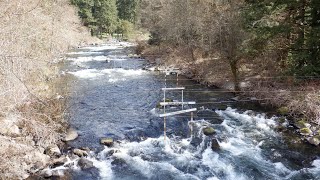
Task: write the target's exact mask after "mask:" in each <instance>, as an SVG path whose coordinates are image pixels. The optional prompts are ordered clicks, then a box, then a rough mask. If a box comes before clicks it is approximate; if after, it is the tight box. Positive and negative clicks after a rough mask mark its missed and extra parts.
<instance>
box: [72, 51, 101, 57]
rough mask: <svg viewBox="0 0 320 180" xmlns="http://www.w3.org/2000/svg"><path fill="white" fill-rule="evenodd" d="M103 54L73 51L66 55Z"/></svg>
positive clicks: (99, 53)
mask: <svg viewBox="0 0 320 180" xmlns="http://www.w3.org/2000/svg"><path fill="white" fill-rule="evenodd" d="M101 54H104V52H92V51H74V52H69V53H67V55H95V56H96V55H101Z"/></svg>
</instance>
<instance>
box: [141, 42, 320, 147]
mask: <svg viewBox="0 0 320 180" xmlns="http://www.w3.org/2000/svg"><path fill="white" fill-rule="evenodd" d="M136 51H137V53H138V54H140V55H141V57H144V58H146V59H147V60H148V61H149V62H150V63H151V65H153V66H167V67H171V68H173V67H174V68H178V69H180V71H181V73H182V74H183V75H184V76H186V77H187V78H190V79H193V80H195V81H197V82H199V83H201V84H204V85H207V86H215V87H219V88H222V89H225V90H226V91H230V92H233V91H234V90H233V87H234V82H233V78H232V77H233V76H232V73H231V71H230V67H229V64H228V63H227V61H222V60H221V59H219V58H212V57H214V55H210V57H211V58H210V57H209V55H206V54H205V53H204V52H202V51H201V50H197V49H195V50H192V51H190V49H189V48H183V47H181V48H179V47H178V48H177V47H171V46H165V45H164V46H150V45H147V44H146V43H144V42H140V43H139V45H138V46H137V49H136ZM271 63H272V62H269V63H265V64H269V65H270V64H271ZM258 66H259V65H255V64H252V62H251V63H250V62H248V61H245V60H241V61H240V63H239V67H238V70H239V80H240V86H241V91H240V92H236V94H237V95H236V98H235V99H234V100H236V101H239V102H241V101H245V102H259V103H260V104H262V105H264V106H272V107H273V108H274V109H278V110H277V113H278V115H279V116H282V117H283V118H284V119H288V120H289V122H290V124H291V125H292V126H294V127H296V129H295V131H296V132H297V133H299V134H300V135H301V138H302V139H303V140H305V141H307V142H309V143H311V144H313V145H316V146H318V145H319V143H320V141H319V140H320V139H319V138H320V136H319V135H320V134H319V133H320V132H319V127H318V125H319V120H320V105H319V102H320V98H319V91H318V89H319V82H318V80H317V79H314V78H308V77H304V78H300V79H298V78H293V77H291V76H281V75H280V73H279V72H278V70H275V69H270V68H268V66H262V67H258ZM271 67H273V66H271ZM274 67H276V66H274Z"/></svg>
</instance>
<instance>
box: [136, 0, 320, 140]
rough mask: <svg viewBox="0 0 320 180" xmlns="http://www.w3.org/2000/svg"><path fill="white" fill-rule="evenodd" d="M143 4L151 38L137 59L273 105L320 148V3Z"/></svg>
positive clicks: (143, 22) (144, 23) (153, 0)
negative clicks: (170, 68)
mask: <svg viewBox="0 0 320 180" xmlns="http://www.w3.org/2000/svg"><path fill="white" fill-rule="evenodd" d="M141 4H142V5H141V9H140V11H141V12H140V13H141V16H142V17H143V19H142V20H141V26H142V27H145V28H146V29H148V30H149V32H150V39H149V40H148V41H141V42H138V43H139V45H138V46H137V50H136V52H137V54H140V55H141V57H144V58H146V59H148V60H149V61H150V62H151V63H154V64H158V65H160V66H164V65H165V64H166V66H173V67H176V68H179V69H180V70H181V71H182V73H183V74H185V75H186V76H187V77H189V78H192V79H194V80H196V81H199V82H200V83H202V84H206V85H209V86H217V87H220V88H223V89H227V91H233V92H235V93H236V94H237V96H238V97H237V99H240V100H241V98H245V99H248V97H249V98H250V99H252V100H254V101H257V99H259V100H262V101H261V102H262V103H267V104H269V105H272V106H274V107H275V108H277V109H278V114H279V115H281V116H284V118H288V119H290V120H291V121H290V124H292V125H293V126H295V127H296V128H297V132H298V133H300V134H301V135H302V137H303V138H304V139H308V141H309V142H310V141H312V144H315V145H319V135H320V134H319V125H320V92H319V86H320V83H319V77H320V72H319V69H320V64H319V62H320V48H319V47H320V29H319V27H320V26H319V25H320V24H319V22H320V19H319V18H320V16H319V13H320V1H315V0H312V1H305V0H301V1H291V0H290V1H285V2H282V1H281V2H279V1H275V0H272V1H259V2H255V1H237V2H224V1H215V2H213V1H206V0H204V1H193V0H190V1H187V2H182V1H166V0H164V1H160V0H149V1H148V0H144V1H142V2H141ZM147 15H149V16H147ZM301 124H303V125H301ZM314 138H315V139H314ZM314 141H317V142H316V143H314Z"/></svg>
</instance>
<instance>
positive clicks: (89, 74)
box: [68, 69, 104, 79]
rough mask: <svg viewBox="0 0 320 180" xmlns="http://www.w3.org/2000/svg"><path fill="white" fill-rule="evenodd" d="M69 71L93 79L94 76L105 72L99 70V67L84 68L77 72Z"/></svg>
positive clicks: (79, 76) (80, 76) (82, 77)
mask: <svg viewBox="0 0 320 180" xmlns="http://www.w3.org/2000/svg"><path fill="white" fill-rule="evenodd" d="M68 73H69V74H72V75H74V76H76V77H78V78H81V79H93V78H96V77H99V76H103V75H104V73H102V72H101V71H100V70H97V69H83V70H79V71H76V72H68Z"/></svg>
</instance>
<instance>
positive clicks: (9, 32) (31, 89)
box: [0, 0, 98, 179]
mask: <svg viewBox="0 0 320 180" xmlns="http://www.w3.org/2000/svg"><path fill="white" fill-rule="evenodd" d="M0 7H1V9H0V27H1V30H0V90H1V91H0V102H1V106H0V126H1V127H5V128H0V162H1V164H0V179H20V178H24V177H26V175H27V174H28V173H29V172H31V171H32V170H34V169H37V168H42V167H43V166H45V165H46V163H47V162H48V157H47V156H46V155H44V154H43V152H44V149H45V148H46V147H48V146H49V145H51V144H55V143H57V141H59V140H60V139H61V136H62V133H64V131H65V127H66V126H65V124H66V122H65V119H64V112H65V104H64V100H62V99H59V98H56V96H57V94H56V93H57V92H58V91H56V90H55V88H53V87H54V85H53V84H54V81H55V80H56V78H57V72H58V67H57V62H59V60H60V59H61V57H62V56H63V54H64V53H65V52H66V51H67V50H69V49H70V48H72V47H76V46H81V45H84V44H87V43H91V42H96V41H98V40H96V39H94V38H92V37H90V36H89V32H88V30H87V29H86V28H84V27H82V26H81V24H80V20H79V19H78V16H77V13H76V11H77V10H76V9H75V8H74V7H72V6H71V5H70V3H69V1H68V0H54V1H53V0H13V1H9V0H4V1H0Z"/></svg>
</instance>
